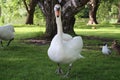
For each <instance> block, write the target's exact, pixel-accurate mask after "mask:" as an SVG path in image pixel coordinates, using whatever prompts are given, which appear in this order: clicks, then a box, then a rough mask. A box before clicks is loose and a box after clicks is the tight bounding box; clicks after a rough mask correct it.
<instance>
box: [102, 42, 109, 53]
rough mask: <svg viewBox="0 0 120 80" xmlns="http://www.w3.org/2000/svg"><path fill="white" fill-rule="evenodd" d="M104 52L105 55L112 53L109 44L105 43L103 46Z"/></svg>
mask: <svg viewBox="0 0 120 80" xmlns="http://www.w3.org/2000/svg"><path fill="white" fill-rule="evenodd" d="M102 53H103V54H105V55H109V54H111V50H110V49H109V48H108V46H107V44H104V46H103V47H102Z"/></svg>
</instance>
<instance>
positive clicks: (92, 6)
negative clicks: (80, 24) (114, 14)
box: [87, 0, 100, 25]
mask: <svg viewBox="0 0 120 80" xmlns="http://www.w3.org/2000/svg"><path fill="white" fill-rule="evenodd" d="M99 3H100V0H90V2H89V3H88V7H89V21H88V23H87V24H88V25H91V24H98V22H97V19H96V13H97V10H98V7H99Z"/></svg>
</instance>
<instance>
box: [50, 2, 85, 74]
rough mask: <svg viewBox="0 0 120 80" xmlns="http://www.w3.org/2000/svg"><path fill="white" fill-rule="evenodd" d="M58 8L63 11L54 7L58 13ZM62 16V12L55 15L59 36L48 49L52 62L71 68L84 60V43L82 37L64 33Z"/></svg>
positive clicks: (56, 36) (58, 6) (57, 35)
mask: <svg viewBox="0 0 120 80" xmlns="http://www.w3.org/2000/svg"><path fill="white" fill-rule="evenodd" d="M56 8H58V9H61V7H60V5H58V4H57V5H55V7H54V9H55V11H57V10H56ZM60 14H61V13H60V12H59V15H57V14H56V13H55V15H56V23H57V34H56V35H55V36H54V38H53V39H52V41H51V44H50V47H49V49H48V56H49V58H50V59H51V60H52V61H54V62H56V63H57V64H58V66H59V64H70V66H71V64H72V63H73V62H74V61H76V60H77V59H79V58H83V56H81V55H80V52H81V51H82V47H83V41H82V38H81V37H80V36H77V37H72V36H71V35H69V34H65V33H63V30H62V22H61V16H60ZM59 69H60V68H59ZM59 71H60V70H59ZM68 73H69V72H68ZM68 73H67V74H68Z"/></svg>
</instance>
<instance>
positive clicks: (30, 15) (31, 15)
mask: <svg viewBox="0 0 120 80" xmlns="http://www.w3.org/2000/svg"><path fill="white" fill-rule="evenodd" d="M37 2H38V1H37V0H31V1H30V3H29V6H28V5H27V3H26V0H23V3H24V5H25V7H26V10H27V19H26V22H25V23H26V24H34V22H33V19H34V12H35V7H36V5H37Z"/></svg>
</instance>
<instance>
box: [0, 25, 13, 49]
mask: <svg viewBox="0 0 120 80" xmlns="http://www.w3.org/2000/svg"><path fill="white" fill-rule="evenodd" d="M14 32H15V30H14V27H13V26H12V25H5V26H1V27H0V43H1V45H2V47H3V44H2V40H9V42H8V44H7V46H9V44H10V43H11V41H12V40H14Z"/></svg>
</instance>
